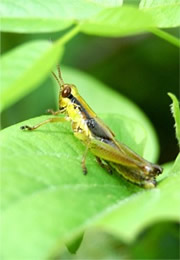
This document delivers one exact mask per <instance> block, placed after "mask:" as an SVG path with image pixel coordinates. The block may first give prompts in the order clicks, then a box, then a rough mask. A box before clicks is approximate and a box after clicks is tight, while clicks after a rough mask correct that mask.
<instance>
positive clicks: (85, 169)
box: [83, 167, 88, 175]
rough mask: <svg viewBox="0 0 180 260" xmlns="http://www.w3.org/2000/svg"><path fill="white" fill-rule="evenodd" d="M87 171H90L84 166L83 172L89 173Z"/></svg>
mask: <svg viewBox="0 0 180 260" xmlns="http://www.w3.org/2000/svg"><path fill="white" fill-rule="evenodd" d="M87 173H88V171H87V168H86V167H85V168H83V174H84V175H87Z"/></svg>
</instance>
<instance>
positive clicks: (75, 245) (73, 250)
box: [66, 233, 84, 254]
mask: <svg viewBox="0 0 180 260" xmlns="http://www.w3.org/2000/svg"><path fill="white" fill-rule="evenodd" d="M83 237H84V233H82V234H80V235H79V236H78V237H77V238H76V239H75V240H73V241H71V243H70V244H66V247H67V249H68V251H69V252H70V253H71V254H75V253H76V252H77V250H78V249H79V247H80V245H81V243H82V240H83Z"/></svg>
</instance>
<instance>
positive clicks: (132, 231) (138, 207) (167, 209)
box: [97, 154, 180, 242]
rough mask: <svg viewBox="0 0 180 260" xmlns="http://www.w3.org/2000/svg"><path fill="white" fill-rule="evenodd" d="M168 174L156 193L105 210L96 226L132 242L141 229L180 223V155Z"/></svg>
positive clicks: (138, 195)
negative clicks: (157, 223)
mask: <svg viewBox="0 0 180 260" xmlns="http://www.w3.org/2000/svg"><path fill="white" fill-rule="evenodd" d="M164 170H166V168H165V169H164ZM167 172H168V173H167ZM167 172H166V173H164V175H165V176H166V177H165V178H163V180H161V182H160V183H159V185H158V187H157V188H156V189H154V190H149V191H144V192H139V193H138V194H133V195H132V196H131V197H129V198H128V199H127V200H126V201H120V202H119V203H117V204H116V206H115V207H112V208H109V209H108V213H105V216H104V218H101V219H100V221H99V222H98V224H97V225H98V226H99V227H101V228H103V229H105V230H106V231H108V232H110V233H113V234H115V235H116V236H119V237H120V238H121V239H123V240H124V241H126V242H131V241H132V240H133V239H134V238H135V236H136V235H137V234H138V233H139V232H140V231H141V230H142V229H143V228H144V227H146V226H147V225H150V224H152V223H154V222H156V221H166V220H173V221H179V217H180V212H179V205H180V189H179V187H180V154H179V156H178V157H177V159H176V162H175V163H174V165H173V167H171V168H170V169H169V167H168V168H167ZM167 176H168V177H167ZM161 178H162V177H161Z"/></svg>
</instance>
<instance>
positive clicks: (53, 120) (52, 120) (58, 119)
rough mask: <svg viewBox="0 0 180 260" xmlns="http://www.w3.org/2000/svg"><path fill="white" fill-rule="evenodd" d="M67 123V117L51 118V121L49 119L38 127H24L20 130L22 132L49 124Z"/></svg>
mask: <svg viewBox="0 0 180 260" xmlns="http://www.w3.org/2000/svg"><path fill="white" fill-rule="evenodd" d="M65 121H67V118H65V117H61V118H60V117H54V118H49V119H47V120H45V121H43V122H41V123H39V124H37V125H34V126H28V125H23V126H21V127H20V128H21V129H22V130H35V129H37V128H38V127H40V126H42V125H45V124H48V123H56V122H65Z"/></svg>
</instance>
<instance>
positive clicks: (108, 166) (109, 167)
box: [96, 156, 113, 175]
mask: <svg viewBox="0 0 180 260" xmlns="http://www.w3.org/2000/svg"><path fill="white" fill-rule="evenodd" d="M96 160H97V162H98V164H99V165H100V166H101V167H102V168H104V169H106V170H107V171H108V173H109V174H110V175H112V174H113V169H112V167H111V166H110V165H109V164H107V163H104V162H103V161H102V160H101V159H100V158H99V157H97V156H96Z"/></svg>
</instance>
